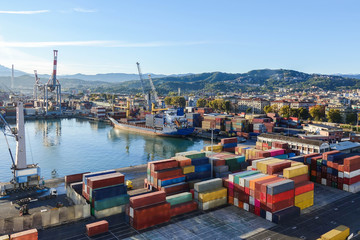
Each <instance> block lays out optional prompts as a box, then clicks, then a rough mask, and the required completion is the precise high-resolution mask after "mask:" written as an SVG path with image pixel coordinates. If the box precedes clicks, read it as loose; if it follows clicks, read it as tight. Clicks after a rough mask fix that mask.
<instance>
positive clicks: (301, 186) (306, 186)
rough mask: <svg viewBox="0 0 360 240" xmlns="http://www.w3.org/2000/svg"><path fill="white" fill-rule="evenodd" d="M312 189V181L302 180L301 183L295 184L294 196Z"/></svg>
mask: <svg viewBox="0 0 360 240" xmlns="http://www.w3.org/2000/svg"><path fill="white" fill-rule="evenodd" d="M313 190H314V183H313V182H310V181H304V182H301V183H297V184H295V196H297V195H300V194H303V193H306V192H310V191H313Z"/></svg>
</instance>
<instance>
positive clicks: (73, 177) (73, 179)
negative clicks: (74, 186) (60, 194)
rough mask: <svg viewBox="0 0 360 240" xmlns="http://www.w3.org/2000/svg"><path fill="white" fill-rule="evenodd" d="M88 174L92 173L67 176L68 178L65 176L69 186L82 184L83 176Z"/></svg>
mask: <svg viewBox="0 0 360 240" xmlns="http://www.w3.org/2000/svg"><path fill="white" fill-rule="evenodd" d="M87 173H90V172H84V173H78V174H73V175H67V176H65V183H66V184H68V185H69V184H70V183H75V182H82V180H83V175H84V174H87Z"/></svg>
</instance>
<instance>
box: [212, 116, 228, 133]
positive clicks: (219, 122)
mask: <svg viewBox="0 0 360 240" xmlns="http://www.w3.org/2000/svg"><path fill="white" fill-rule="evenodd" d="M225 120H226V116H216V117H215V128H216V129H219V130H220V131H225Z"/></svg>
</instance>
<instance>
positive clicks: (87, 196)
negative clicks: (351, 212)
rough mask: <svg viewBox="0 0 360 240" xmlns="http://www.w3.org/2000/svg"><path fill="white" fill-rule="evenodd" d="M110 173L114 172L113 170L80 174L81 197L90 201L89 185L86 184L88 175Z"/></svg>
mask: <svg viewBox="0 0 360 240" xmlns="http://www.w3.org/2000/svg"><path fill="white" fill-rule="evenodd" d="M111 173H116V171H115V170H107V171H100V172H93V173H86V174H84V175H83V176H82V183H83V188H82V195H83V197H84V198H85V199H86V200H88V201H90V187H89V186H88V184H87V178H88V177H95V176H101V175H106V174H111Z"/></svg>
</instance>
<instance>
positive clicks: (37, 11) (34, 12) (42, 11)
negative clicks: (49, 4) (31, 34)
mask: <svg viewBox="0 0 360 240" xmlns="http://www.w3.org/2000/svg"><path fill="white" fill-rule="evenodd" d="M47 12H50V11H49V10H35V11H0V14H25V15H26V14H39V13H47Z"/></svg>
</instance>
